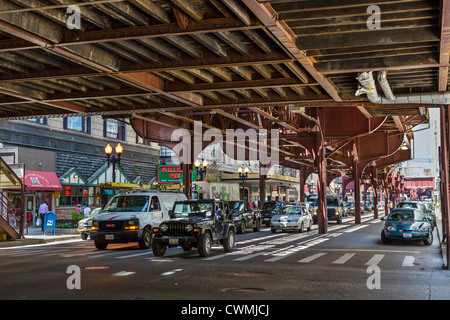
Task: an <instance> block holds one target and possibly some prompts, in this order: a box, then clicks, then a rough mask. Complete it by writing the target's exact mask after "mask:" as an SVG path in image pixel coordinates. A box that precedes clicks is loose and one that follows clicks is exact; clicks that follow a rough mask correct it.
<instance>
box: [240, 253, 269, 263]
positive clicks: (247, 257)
mask: <svg viewBox="0 0 450 320" xmlns="http://www.w3.org/2000/svg"><path fill="white" fill-rule="evenodd" d="M264 254H266V252H264V251H261V252H257V253H253V254H248V255H245V256H243V257H240V258H236V259H234V260H233V261H245V260H249V259H252V258H254V257H257V256H261V255H264Z"/></svg>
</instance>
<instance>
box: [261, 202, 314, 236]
mask: <svg viewBox="0 0 450 320" xmlns="http://www.w3.org/2000/svg"><path fill="white" fill-rule="evenodd" d="M312 223H313V221H312V216H311V213H309V211H308V209H306V206H305V205H295V206H285V207H283V208H281V211H280V213H279V214H277V215H275V216H273V217H272V220H271V222H270V230H271V231H272V233H275V232H277V231H278V230H281V231H298V232H303V231H304V229H305V228H306V229H307V230H308V231H310V230H311V226H312Z"/></svg>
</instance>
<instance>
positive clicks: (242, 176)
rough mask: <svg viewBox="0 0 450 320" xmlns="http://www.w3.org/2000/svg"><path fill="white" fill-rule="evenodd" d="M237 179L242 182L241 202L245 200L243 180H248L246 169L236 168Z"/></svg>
mask: <svg viewBox="0 0 450 320" xmlns="http://www.w3.org/2000/svg"><path fill="white" fill-rule="evenodd" d="M238 173H239V179H240V180H242V200H245V180H247V179H248V167H247V166H246V167H245V168H244V169H242V168H241V167H239V168H238Z"/></svg>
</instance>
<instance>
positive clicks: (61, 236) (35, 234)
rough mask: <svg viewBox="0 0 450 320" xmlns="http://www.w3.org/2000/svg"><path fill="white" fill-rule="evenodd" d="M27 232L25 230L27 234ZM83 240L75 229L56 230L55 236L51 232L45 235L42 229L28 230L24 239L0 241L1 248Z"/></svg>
mask: <svg viewBox="0 0 450 320" xmlns="http://www.w3.org/2000/svg"><path fill="white" fill-rule="evenodd" d="M26 232H27V231H26V230H25V233H26ZM76 239H81V236H80V233H79V232H78V231H77V230H73V229H56V232H55V235H53V234H52V232H51V231H47V232H46V233H45V235H44V234H43V233H42V230H41V228H40V227H39V228H33V227H29V228H28V234H25V235H24V239H13V240H8V241H0V248H4V247H15V246H26V245H33V244H42V243H49V242H56V241H65V240H76Z"/></svg>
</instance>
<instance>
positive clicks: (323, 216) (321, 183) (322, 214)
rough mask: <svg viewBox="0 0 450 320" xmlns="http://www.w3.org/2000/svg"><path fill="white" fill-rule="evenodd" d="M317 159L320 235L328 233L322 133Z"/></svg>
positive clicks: (319, 116)
mask: <svg viewBox="0 0 450 320" xmlns="http://www.w3.org/2000/svg"><path fill="white" fill-rule="evenodd" d="M322 116H323V111H322V110H321V109H320V108H318V110H317V118H318V121H319V123H320V122H321V117H322ZM315 153H316V159H315V165H316V168H317V204H318V207H317V224H318V226H319V234H325V233H327V194H326V193H327V190H326V187H327V185H326V183H327V170H326V160H325V144H324V140H323V136H322V131H321V130H319V132H317V138H316V150H315Z"/></svg>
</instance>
